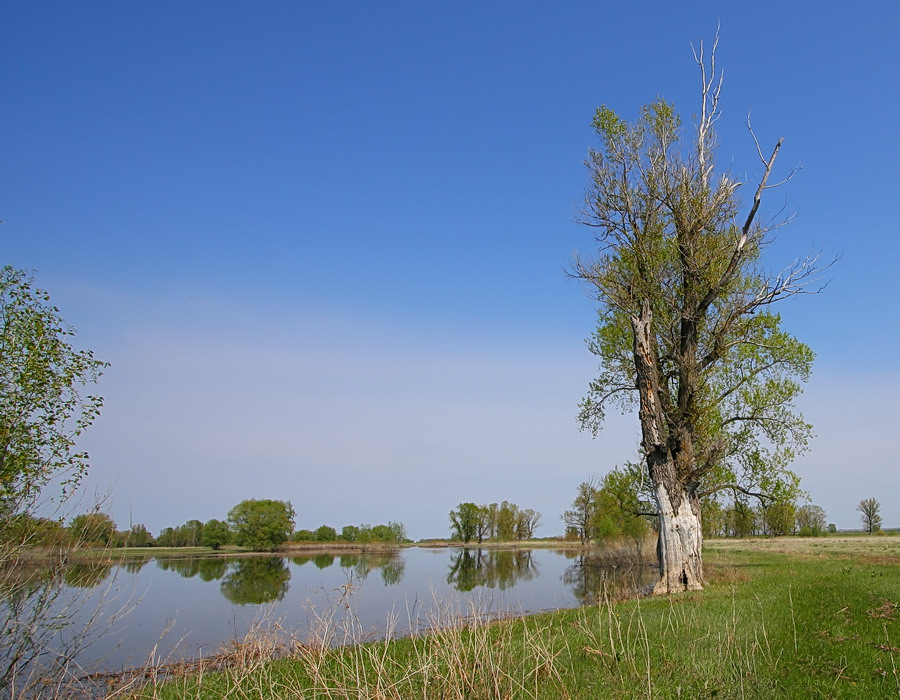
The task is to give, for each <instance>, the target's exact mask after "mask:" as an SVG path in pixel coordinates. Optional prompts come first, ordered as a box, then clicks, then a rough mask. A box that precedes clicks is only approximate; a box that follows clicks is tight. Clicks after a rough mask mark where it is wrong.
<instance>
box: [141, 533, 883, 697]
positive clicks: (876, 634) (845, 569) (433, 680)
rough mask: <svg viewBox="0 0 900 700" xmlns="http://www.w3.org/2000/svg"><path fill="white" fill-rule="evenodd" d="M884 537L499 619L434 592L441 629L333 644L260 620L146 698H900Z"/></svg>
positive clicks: (727, 557)
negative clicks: (652, 590) (688, 585)
mask: <svg viewBox="0 0 900 700" xmlns="http://www.w3.org/2000/svg"><path fill="white" fill-rule="evenodd" d="M883 541H884V538H869V539H859V538H853V541H852V543H851V544H848V543H847V541H845V540H840V539H836V540H832V539H831V538H827V539H825V538H822V539H813V540H802V541H798V540H796V538H789V539H782V540H762V541H737V542H735V541H715V542H711V543H709V545H708V546H707V548H706V550H705V553H704V556H705V563H706V572H707V578H708V580H709V582H708V586H707V588H706V590H704V591H701V592H697V593H688V594H682V595H677V596H672V597H668V598H644V599H640V600H626V601H621V602H614V601H612V600H598V602H597V604H596V605H593V606H590V607H585V608H581V609H578V610H567V611H560V612H557V613H552V614H545V615H538V616H533V617H525V618H520V619H515V620H510V621H505V622H499V623H497V622H495V623H491V622H489V621H486V620H484V619H482V618H481V617H480V616H478V615H477V614H474V615H473V614H472V613H473V611H471V610H464V611H460V610H457V609H453V608H452V606H449V608H448V606H446V605H443V604H438V605H437V606H436V609H435V610H434V618H435V619H434V623H435V624H436V625H437V624H441V625H445V628H443V629H440V630H438V631H436V632H434V633H433V634H431V635H423V636H419V637H415V638H410V639H398V640H394V641H391V642H389V643H379V644H351V645H350V646H348V647H344V648H339V649H332V648H330V646H329V642H331V641H335V637H334V636H331V637H329V636H328V634H327V630H328V629H330V630H331V632H332V635H337V637H338V639H340V637H341V635H343V634H346V635H347V636H348V638H349V639H350V640H352V639H353V638H354V634H355V631H356V630H355V629H354V627H353V625H352V622H351V624H350V626H349V628H340V627H337V626H332V627H330V628H329V627H328V625H334V624H335V621H336V618H334V617H331V616H330V614H329V613H325V614H323V615H322V616H321V619H320V621H321V622H322V624H323V629H324V630H325V631H326V633H325V634H324V635H323V643H322V644H319V645H312V646H305V645H300V644H297V643H293V644H291V641H290V639H289V637H285V636H284V635H283V634H282V635H281V636H280V641H279V639H276V636H274V633H275V632H277V630H271V631H270V633H265V632H258V633H257V634H255V635H253V636H252V637H250V638H248V639H247V640H245V641H244V643H242V644H238V645H235V646H234V647H233V649H232V652H231V653H232V657H231V658H230V659H229V665H228V666H227V667H226V668H225V670H223V671H219V672H214V673H210V672H205V673H204V672H202V671H201V672H199V673H198V672H196V669H195V671H194V672H193V673H192V674H189V675H186V676H185V677H183V678H177V679H175V680H172V681H170V682H168V683H164V684H160V685H154V686H148V687H147V688H145V690H144V691H143V693H142V695H141V697H146V698H221V697H233V698H249V697H253V698H263V699H266V698H295V697H303V698H329V699H332V698H354V699H356V698H359V699H361V698H384V699H397V700H399V699H400V698H404V699H406V698H423V699H427V698H459V699H460V700H462V699H463V698H466V699H469V700H477V699H479V698H497V699H500V698H532V699H537V698H540V699H541V700H543V699H548V700H552V699H553V698H722V699H725V698H892V697H894V698H900V675H898V670H900V622H898V618H900V551H898V550H895V549H894V548H893V547H891V548H890V549H889V550H887V551H884V550H883V549H882V544H881V543H882V542H883ZM771 543H774V544H771ZM829 543H832V546H831V547H829ZM854 547H855V549H854ZM776 549H781V550H784V551H774V550H776ZM461 613H464V614H461ZM351 619H352V618H351ZM453 623H455V625H454V624H453ZM448 624H451V625H453V626H452V627H451V628H449V629H448V628H446V625H448ZM285 640H287V646H284V643H285ZM279 644H281V646H279ZM278 653H287V654H288V655H289V656H288V658H284V659H281V660H277V661H271V660H270V659H271V658H273V656H274V655H276V654H278Z"/></svg>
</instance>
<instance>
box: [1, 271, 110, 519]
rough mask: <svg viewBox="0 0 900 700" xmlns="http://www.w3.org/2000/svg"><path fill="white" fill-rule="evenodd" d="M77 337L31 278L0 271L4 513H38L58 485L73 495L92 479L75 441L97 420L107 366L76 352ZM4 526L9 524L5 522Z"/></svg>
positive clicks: (86, 353)
mask: <svg viewBox="0 0 900 700" xmlns="http://www.w3.org/2000/svg"><path fill="white" fill-rule="evenodd" d="M74 335H75V330H74V329H73V328H72V327H71V326H69V325H68V324H66V323H65V321H63V319H62V317H61V316H60V313H59V309H58V308H56V307H55V306H53V305H52V304H51V303H50V296H49V295H48V294H47V293H46V292H45V291H43V290H41V289H37V288H36V287H34V286H33V282H32V279H31V277H30V276H29V275H28V274H27V273H25V272H23V271H22V270H16V269H14V268H12V267H10V266H8V265H7V266H6V267H4V268H3V270H2V272H0V512H2V514H3V516H5V517H8V516H9V515H15V514H19V513H22V512H26V511H28V510H30V509H31V508H33V507H34V505H35V504H36V502H37V499H38V498H39V496H40V495H41V493H42V490H43V489H44V487H45V486H46V485H47V484H48V483H50V482H51V481H56V482H58V483H59V484H60V487H61V498H63V499H65V498H66V497H67V496H69V495H70V494H71V493H72V491H73V490H74V488H75V487H77V486H78V484H79V482H80V481H81V479H82V477H83V476H84V475H85V473H86V472H87V466H88V455H87V453H86V452H81V451H78V449H77V447H76V441H77V439H78V437H79V436H80V435H81V433H82V432H83V431H84V430H85V429H86V428H87V427H88V426H89V425H90V424H91V423H93V421H94V419H95V418H96V417H97V416H98V415H99V413H100V407H101V405H102V404H103V399H101V398H100V397H99V396H96V395H93V394H91V393H88V392H86V391H85V390H86V389H87V387H89V386H91V385H92V384H95V383H96V382H97V380H98V379H99V377H100V374H101V373H102V370H103V368H104V367H106V364H107V363H105V362H101V361H100V360H97V359H96V358H95V357H94V354H93V352H91V351H90V350H78V349H76V348H75V347H74V346H73V345H72V344H71V340H72V338H73V336H74ZM4 521H5V519H4Z"/></svg>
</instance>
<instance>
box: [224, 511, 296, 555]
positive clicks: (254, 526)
mask: <svg viewBox="0 0 900 700" xmlns="http://www.w3.org/2000/svg"><path fill="white" fill-rule="evenodd" d="M294 515H295V514H294V508H293V507H292V506H291V504H290V503H289V502H287V501H275V500H271V499H263V500H256V499H252V498H251V499H248V500H246V501H241V502H240V503H238V504H237V505H236V506H235V507H234V508H232V509H231V510H230V511H228V522H229V524H230V525H231V529H232V531H233V532H234V541H235V543H236V544H238V545H240V546H241V547H246V548H247V549H252V550H253V551H256V552H273V551H275V549H277V548H278V547H279V546H280V545H282V544H284V543H285V542H287V540H288V539H289V538H290V536H291V533H292V532H293V531H294Z"/></svg>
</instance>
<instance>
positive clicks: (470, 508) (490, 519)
mask: <svg viewBox="0 0 900 700" xmlns="http://www.w3.org/2000/svg"><path fill="white" fill-rule="evenodd" d="M540 524H541V514H540V513H539V512H537V511H536V510H533V509H531V508H519V506H517V505H516V504H515V503H510V502H509V501H503V502H502V503H500V504H499V505H498V504H496V503H491V504H490V505H476V504H475V503H472V502H467V503H460V504H459V505H458V506H457V508H456V510H451V511H450V533H451V536H452V537H453V539H456V540H461V541H462V542H465V543H467V544H468V543H469V542H472V541H475V542H478V543H481V542H484V541H485V540H493V541H499V542H508V541H513V540H530V539H531V538H532V537H534V531H535V530H536V529H537V528H538V527H539V526H540Z"/></svg>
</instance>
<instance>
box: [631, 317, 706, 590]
mask: <svg viewBox="0 0 900 700" xmlns="http://www.w3.org/2000/svg"><path fill="white" fill-rule="evenodd" d="M631 325H632V329H633V331H634V365H635V376H636V381H637V388H638V391H639V393H640V410H639V417H640V421H641V442H642V446H643V449H644V455H645V458H646V462H647V473H648V475H649V477H650V481H651V482H652V484H653V492H654V495H655V497H656V505H657V508H658V512H659V543H658V545H657V553H658V555H659V573H660V577H659V581H658V582H657V584H656V586H655V587H654V589H653V593H654V594H666V593H674V592H676V591H686V590H700V589H702V588H703V559H702V547H703V534H702V531H701V528H700V503H699V500H698V498H697V496H696V484H695V483H693V482H690V481H687V482H686V479H685V476H686V474H687V473H688V470H689V469H690V467H691V466H692V465H690V463H689V462H690V459H687V460H685V459H684V457H685V456H687V457H690V455H691V453H692V447H691V440H690V433H689V431H684V430H679V429H675V430H673V427H672V426H670V425H669V422H668V421H667V419H666V412H665V411H664V410H663V406H662V401H664V400H668V398H667V397H666V394H665V392H666V388H665V385H664V384H663V382H662V381H661V379H662V378H661V376H660V372H659V359H658V357H657V354H658V353H657V348H656V344H655V340H654V335H653V313H652V311H651V308H650V304H649V302H646V301H645V302H644V303H643V304H642V305H641V311H640V314H639V315H637V316H632V317H631ZM673 433H675V434H673Z"/></svg>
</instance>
